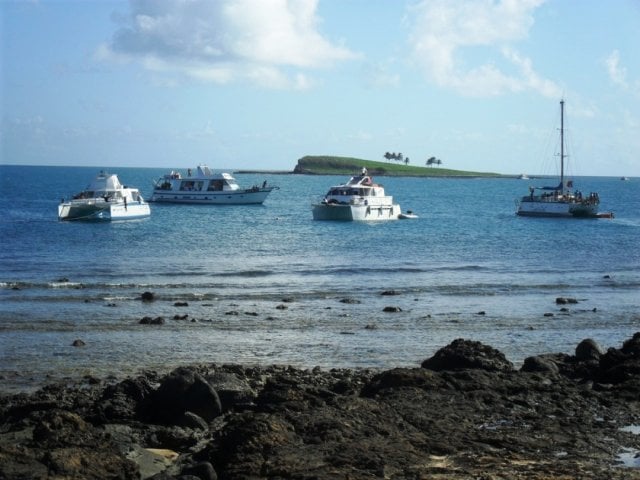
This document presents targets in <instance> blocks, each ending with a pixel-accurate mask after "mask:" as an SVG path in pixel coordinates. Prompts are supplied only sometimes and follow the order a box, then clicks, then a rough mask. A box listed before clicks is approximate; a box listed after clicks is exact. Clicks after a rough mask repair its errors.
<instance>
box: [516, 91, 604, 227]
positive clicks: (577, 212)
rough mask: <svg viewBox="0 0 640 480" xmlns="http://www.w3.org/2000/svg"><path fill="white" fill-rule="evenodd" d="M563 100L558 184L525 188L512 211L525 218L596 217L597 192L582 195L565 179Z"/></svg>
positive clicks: (561, 106)
mask: <svg viewBox="0 0 640 480" xmlns="http://www.w3.org/2000/svg"><path fill="white" fill-rule="evenodd" d="M565 158H566V155H565V150H564V100H561V101H560V183H558V184H557V185H555V186H550V187H529V195H525V196H523V197H522V198H520V199H519V200H517V201H516V206H517V209H516V214H517V215H521V216H526V217H588V218H597V217H602V216H604V215H601V214H600V215H599V214H598V206H599V204H600V197H599V195H598V193H597V192H591V193H588V194H583V193H582V192H580V191H578V190H575V191H573V192H572V191H571V189H572V188H573V181H572V180H565V175H564V161H565Z"/></svg>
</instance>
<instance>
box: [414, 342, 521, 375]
mask: <svg viewBox="0 0 640 480" xmlns="http://www.w3.org/2000/svg"><path fill="white" fill-rule="evenodd" d="M422 368H428V369H430V370H436V371H441V370H460V369H463V368H474V369H481V370H489V371H510V370H513V364H512V363H511V362H510V361H508V360H507V359H506V357H505V356H504V354H503V353H502V352H499V351H498V350H496V349H495V348H493V347H489V346H488V345H483V344H482V343H480V342H473V341H470V340H463V339H461V338H459V339H457V340H454V341H453V342H452V343H451V344H450V345H448V346H446V347H444V348H441V349H440V350H438V351H437V352H436V354H435V355H434V356H433V357H431V358H429V359H427V360H425V361H424V362H422Z"/></svg>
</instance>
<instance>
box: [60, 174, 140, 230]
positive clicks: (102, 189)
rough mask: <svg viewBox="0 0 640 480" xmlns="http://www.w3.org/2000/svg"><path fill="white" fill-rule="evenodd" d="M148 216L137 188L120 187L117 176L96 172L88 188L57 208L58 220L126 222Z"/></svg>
mask: <svg viewBox="0 0 640 480" xmlns="http://www.w3.org/2000/svg"><path fill="white" fill-rule="evenodd" d="M149 215H151V209H150V208H149V204H148V203H147V202H145V201H144V199H143V198H142V195H140V191H139V190H138V189H137V188H131V187H127V186H124V185H122V184H121V183H120V180H119V179H118V176H117V175H114V174H108V173H106V172H100V173H99V174H98V176H97V177H96V178H95V179H94V180H93V182H92V183H90V184H89V186H88V187H87V188H86V189H84V190H83V191H82V192H80V193H78V194H77V195H74V196H73V198H72V199H71V200H70V201H68V202H65V201H64V199H63V200H62V201H61V202H60V204H59V205H58V220H103V221H109V220H130V219H134V218H142V217H148V216H149Z"/></svg>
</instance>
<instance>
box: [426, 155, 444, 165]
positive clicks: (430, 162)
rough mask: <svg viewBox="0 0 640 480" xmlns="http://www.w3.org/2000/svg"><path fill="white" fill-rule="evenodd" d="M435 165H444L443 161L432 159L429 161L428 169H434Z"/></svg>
mask: <svg viewBox="0 0 640 480" xmlns="http://www.w3.org/2000/svg"><path fill="white" fill-rule="evenodd" d="M434 165H438V166H440V165H442V160H440V159H439V158H436V157H431V158H429V159H428V160H427V167H433V166H434Z"/></svg>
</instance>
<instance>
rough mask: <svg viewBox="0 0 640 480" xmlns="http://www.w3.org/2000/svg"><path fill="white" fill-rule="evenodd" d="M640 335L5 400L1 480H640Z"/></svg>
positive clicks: (73, 388) (0, 408) (79, 387)
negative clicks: (609, 341)
mask: <svg viewBox="0 0 640 480" xmlns="http://www.w3.org/2000/svg"><path fill="white" fill-rule="evenodd" d="M638 452H640V333H636V334H635V335H634V336H633V337H632V338H630V339H629V340H627V341H626V342H624V344H623V345H622V346H621V347H620V348H609V349H608V350H607V351H606V352H605V351H603V350H602V349H601V348H600V347H599V346H598V345H597V344H596V343H595V342H593V341H592V340H584V341H582V342H581V343H580V344H579V345H578V346H577V347H576V350H575V355H566V354H548V355H540V356H536V357H529V358H527V359H526V360H525V362H524V364H523V366H522V367H521V368H520V369H516V368H515V367H514V366H513V364H512V363H511V362H509V361H508V360H507V359H506V358H505V356H504V355H503V354H502V353H501V352H499V351H497V350H495V349H494V348H492V347H490V346H487V345H484V344H481V343H479V342H474V341H470V340H463V339H459V340H456V341H454V342H452V343H451V344H450V345H448V346H446V347H444V348H442V349H441V350H439V351H438V352H437V353H436V354H435V355H434V356H433V357H431V358H429V359H426V360H425V361H424V362H423V363H422V365H421V367H416V368H396V369H391V370H386V371H373V370H347V369H336V370H329V371H325V370H321V369H318V368H316V369H313V370H301V369H295V368H292V367H284V366H269V367H251V366H241V365H194V366H190V367H180V368H178V369H176V370H174V371H172V372H171V373H169V374H163V375H161V374H158V373H154V372H146V373H144V374H141V375H139V376H137V377H135V378H127V379H125V380H123V381H114V380H111V381H108V380H101V379H95V378H86V379H84V381H82V382H79V383H77V384H74V385H63V384H53V385H47V386H45V387H43V388H41V389H40V390H38V391H37V392H35V393H33V394H19V395H2V396H0V478H1V479H45V478H55V479H76V478H77V479H80V478H82V479H105V478H112V479H138V478H142V479H146V478H153V479H157V480H169V479H182V480H197V479H200V480H210V479H216V478H218V479H247V480H248V479H309V480H310V479H365V478H367V479H369V478H387V479H427V478H428V479H445V478H446V479H450V478H453V479H511V478H527V479H551V478H553V479H563V478H565V479H573V478H593V479H612V478H615V479H627V478H629V479H631V478H640V458H638Z"/></svg>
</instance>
